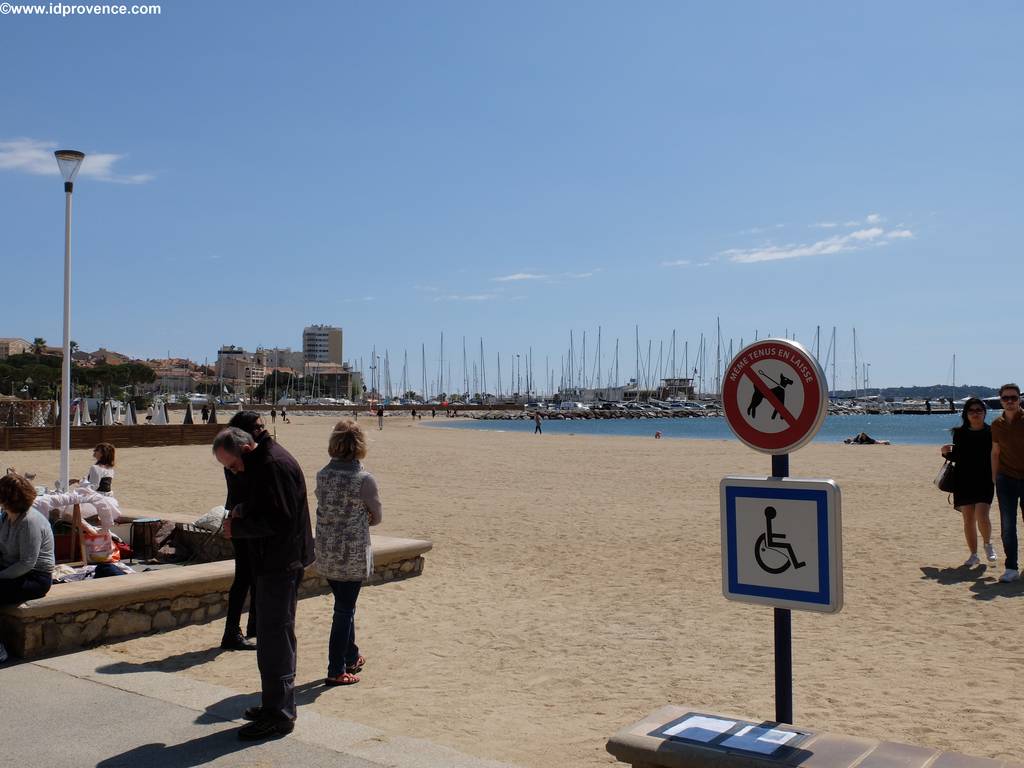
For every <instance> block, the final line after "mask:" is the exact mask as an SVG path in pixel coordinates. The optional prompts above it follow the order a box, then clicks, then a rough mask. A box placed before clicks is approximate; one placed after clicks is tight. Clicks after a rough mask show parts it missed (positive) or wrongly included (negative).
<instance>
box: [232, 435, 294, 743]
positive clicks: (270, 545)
mask: <svg viewBox="0 0 1024 768" xmlns="http://www.w3.org/2000/svg"><path fill="white" fill-rule="evenodd" d="M213 452H214V455H215V456H216V457H217V460H218V461H219V462H220V463H221V464H223V465H224V467H225V468H226V469H228V470H229V471H231V472H233V473H235V474H237V473H244V474H245V483H244V491H243V493H242V500H241V501H240V503H237V504H235V505H234V507H233V508H232V509H231V511H230V514H229V517H228V519H227V520H225V521H224V535H225V536H227V537H228V538H232V539H245V543H246V546H247V547H248V549H249V554H250V557H251V558H252V562H253V566H254V574H255V581H256V589H255V596H256V616H257V618H256V621H257V625H256V643H257V647H256V661H257V663H258V665H259V669H260V678H261V681H262V689H263V699H262V704H261V706H259V707H251V708H250V709H247V710H246V711H245V714H244V717H245V719H247V720H252V721H253V722H251V723H249V725H246V726H244V727H243V728H242V729H241V730H240V731H239V732H238V736H239V738H241V739H245V740H255V739H266V738H272V737H275V736H283V735H285V734H287V733H291V731H292V729H293V728H294V721H295V717H296V711H295V651H296V642H295V607H296V603H297V601H298V590H299V584H300V583H301V582H302V574H303V569H305V568H306V566H308V565H310V564H311V563H312V562H313V532H312V529H311V527H310V521H309V505H308V503H307V501H306V481H305V478H304V477H303V476H302V469H301V468H300V467H299V464H298V462H297V461H295V459H294V457H293V456H292V455H291V454H290V453H288V451H286V450H285V449H284V448H282V447H281V446H280V445H278V444H277V443H276V442H275V441H274V440H273V438H272V437H271V436H270V434H269V433H268V432H266V431H265V430H264V431H262V432H261V433H260V434H259V436H258V437H256V438H255V440H254V437H253V436H252V435H250V434H249V433H247V432H245V431H243V430H241V429H239V428H237V427H228V428H227V429H225V430H223V431H222V432H221V433H220V434H218V435H217V437H216V439H215V440H214V442H213Z"/></svg>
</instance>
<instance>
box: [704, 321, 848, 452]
mask: <svg viewBox="0 0 1024 768" xmlns="http://www.w3.org/2000/svg"><path fill="white" fill-rule="evenodd" d="M722 407H723V408H724V409H725V418H726V421H728V423H729V428H730V429H731V430H732V431H733V433H734V434H735V435H736V437H738V438H739V439H740V440H741V441H742V442H743V443H745V444H746V445H749V446H750V447H751V448H753V449H754V450H756V451H762V452H763V453H773V454H779V453H789V452H790V451H795V450H796V449H797V448H799V447H801V446H802V445H805V444H807V443H808V442H810V441H811V439H812V438H813V437H814V436H815V435H816V434H817V432H818V429H819V428H820V427H821V423H822V422H823V421H824V420H825V415H826V414H827V413H828V386H827V384H826V382H825V372H824V371H822V370H821V366H819V365H818V361H817V360H815V359H814V356H813V355H812V354H811V353H810V352H808V351H807V350H806V349H804V347H803V346H802V345H800V344H797V343H796V342H795V341H789V340H788V339H763V340H761V341H755V342H754V343H753V344H750V345H748V346H746V347H744V348H743V349H741V350H740V351H739V354H737V355H736V357H734V358H733V359H732V361H731V362H730V363H729V367H728V368H727V369H726V371H725V379H724V380H723V382H722Z"/></svg>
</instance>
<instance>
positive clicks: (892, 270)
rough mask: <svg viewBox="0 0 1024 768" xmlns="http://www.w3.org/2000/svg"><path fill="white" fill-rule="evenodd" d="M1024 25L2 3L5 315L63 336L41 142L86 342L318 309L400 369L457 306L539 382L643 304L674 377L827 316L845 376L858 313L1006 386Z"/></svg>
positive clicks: (641, 8)
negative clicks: (62, 157) (722, 352)
mask: <svg viewBox="0 0 1024 768" xmlns="http://www.w3.org/2000/svg"><path fill="white" fill-rule="evenodd" d="M1022 22H1024V6H1020V5H1019V4H1017V3H1013V2H1008V1H1007V2H986V3H977V4H970V5H966V4H956V3H952V2H943V3H923V2H921V3H913V2H906V3H882V2H876V3H872V2H868V3H857V4H839V3H817V2H804V3H800V2H792V3H785V4H775V3H754V2H723V3H698V2H644V3H631V4H623V3H613V2H585V3H584V2H565V3H531V2H518V3H498V2H390V3H372V2H359V3H352V2H322V3H320V2H318V3H289V4H284V3H275V4H267V3H234V2H219V3H208V2H180V1H173V2H165V3H163V7H162V13H161V14H160V15H159V16H149V17H135V18H112V17H99V18H83V17H75V18H56V17H35V18H28V17H24V16H18V17H14V16H10V15H7V16H0V65H2V66H3V70H4V71H5V72H6V73H7V76H6V77H5V81H4V90H3V96H2V102H0V103H2V108H0V210H2V211H3V212H4V216H3V221H4V225H3V227H2V228H0V257H2V260H3V265H4V272H5V277H6V280H5V284H6V285H7V286H8V290H7V291H5V296H4V301H3V304H2V307H0V336H22V337H26V338H29V339H31V338H33V337H34V336H43V337H45V338H46V339H47V340H49V341H50V342H51V343H59V342H60V338H61V291H62V253H63V199H62V197H63V196H62V190H61V184H60V178H59V176H57V175H56V164H55V163H54V162H53V161H52V155H51V153H52V150H53V149H55V148H57V147H58V145H60V146H66V147H68V148H76V149H81V150H83V151H85V152H86V153H87V154H88V155H89V158H88V159H87V160H86V165H85V166H83V170H82V174H81V176H80V177H79V179H78V182H77V183H76V187H75V224H74V246H73V248H74V309H73V330H72V337H73V338H74V339H75V340H77V341H78V342H79V343H80V344H81V345H82V346H83V348H86V349H93V348H95V347H97V346H99V345H103V346H106V347H108V348H112V349H117V350H121V351H125V352H127V353H130V354H134V355H139V356H146V357H156V356H164V355H166V354H167V353H168V352H170V353H171V354H172V355H176V356H191V357H192V358H194V359H198V360H202V359H204V358H210V359H212V358H213V357H214V356H215V355H216V349H217V347H218V346H219V345H220V344H224V343H234V344H240V345H244V346H246V347H255V346H256V345H258V344H262V345H265V346H273V345H281V346H286V345H287V346H291V347H292V348H298V347H300V346H301V329H302V327H303V326H304V325H306V324H309V323H313V322H323V323H330V324H336V325H340V326H342V327H343V328H344V329H345V337H346V338H345V356H346V358H351V359H355V360H357V361H358V359H359V358H360V357H362V358H363V359H364V361H366V364H367V365H368V364H369V363H368V361H369V356H370V350H371V348H372V347H373V346H374V345H376V347H377V349H378V351H381V350H383V349H385V348H386V349H387V350H388V351H389V353H390V357H391V360H392V377H393V378H395V379H397V378H398V377H399V376H400V368H401V362H400V360H401V356H402V352H403V350H405V349H408V352H409V357H410V369H411V370H410V378H411V379H413V380H414V381H415V382H417V383H418V382H419V381H420V373H419V360H420V345H421V343H425V344H426V345H427V357H428V368H430V369H431V371H435V372H436V369H437V356H438V349H437V347H438V338H439V335H440V333H441V332H442V331H443V332H444V333H445V338H446V347H447V352H448V354H447V355H446V357H448V359H450V360H451V362H452V373H453V376H454V377H455V378H456V379H461V377H462V373H461V365H462V364H461V340H462V336H466V337H467V345H468V346H469V348H470V350H471V357H472V356H475V355H478V354H479V339H480V337H483V339H484V344H485V349H486V357H487V368H488V377H489V378H493V375H494V370H495V367H496V356H497V355H498V354H499V353H500V354H501V355H502V368H503V374H504V378H505V380H506V382H507V375H508V369H509V365H508V360H509V356H510V355H512V354H515V353H517V352H519V353H521V354H526V352H527V350H528V348H530V347H531V346H532V349H533V356H534V374H535V377H536V378H537V379H538V380H541V379H543V377H544V373H543V371H544V361H545V357H547V358H548V359H549V360H550V361H551V362H550V365H551V367H552V368H554V369H555V370H556V371H557V370H558V368H559V365H560V364H559V359H560V356H562V355H563V354H565V352H566V350H567V348H568V340H569V332H570V330H573V331H574V332H575V337H576V339H577V345H578V343H579V338H580V335H581V334H582V332H583V331H584V330H586V331H587V334H588V346H589V350H588V351H591V352H592V351H593V349H594V340H595V337H596V334H597V327H598V326H599V325H600V326H601V327H602V337H603V342H604V344H603V347H604V355H603V367H604V369H605V373H604V374H602V377H603V378H606V376H607V369H608V368H610V366H611V360H612V351H613V348H614V340H615V338H616V337H618V338H619V339H620V340H621V341H620V371H621V373H622V377H623V378H625V372H626V371H629V370H632V369H633V367H634V362H633V338H634V326H635V325H639V328H640V330H639V334H640V338H641V343H642V346H643V347H644V352H645V354H646V346H647V340H648V339H653V349H654V350H655V353H654V354H655V357H657V350H658V347H659V341H662V340H664V342H665V344H666V355H667V344H668V341H669V339H670V337H671V333H672V330H673V329H675V330H676V332H677V337H678V339H679V352H678V353H677V361H678V362H677V366H678V367H679V368H680V369H681V368H682V362H681V360H682V355H683V342H684V340H688V341H689V345H690V358H691V367H692V358H693V355H694V349H695V347H696V345H697V344H698V340H699V337H700V335H701V333H704V334H705V335H709V336H711V337H712V339H713V337H714V334H715V319H716V317H720V318H721V325H722V333H723V336H724V337H725V339H726V344H728V340H729V339H732V340H733V344H734V348H735V347H736V346H738V344H739V341H740V339H741V338H742V339H744V341H749V340H751V338H752V337H753V335H754V333H755V332H757V333H758V334H759V335H761V336H764V335H765V334H767V333H769V332H771V333H774V334H777V335H779V334H782V333H783V332H784V331H786V330H788V331H789V332H790V333H791V334H793V333H795V334H796V335H797V338H798V339H799V340H801V341H805V342H810V341H811V340H812V338H813V336H814V333H815V328H816V326H818V325H820V326H821V327H822V329H823V334H826V335H828V336H830V335H831V329H832V327H833V326H836V327H837V328H838V330H837V335H838V339H839V348H838V361H837V362H838V378H839V382H838V384H839V386H840V387H841V388H842V387H848V386H851V385H852V377H853V361H852V357H853V350H852V329H853V328H854V327H856V329H857V337H858V343H859V350H858V358H859V359H860V360H861V361H866V362H867V363H870V365H871V368H870V371H871V373H870V377H871V384H872V385H873V386H886V385H899V384H931V383H948V382H949V380H950V376H951V371H950V364H951V360H952V356H953V354H954V353H955V354H956V355H957V382H958V383H977V384H989V385H997V384H999V383H1001V382H1002V381H1003V380H1009V379H1024V371H1022V370H1021V354H1020V345H1019V342H1018V341H1017V339H1016V336H1017V334H1016V333H1014V334H1013V336H1014V338H1013V339H1012V340H1007V334H1006V332H1005V330H1004V329H1005V328H1007V327H1016V326H1017V325H1019V323H1020V320H1021V309H1020V301H1019V299H1018V297H1017V295H1016V292H1015V291H1014V290H1013V289H1012V287H1009V286H1007V287H1006V288H1005V289H1004V288H1003V286H1004V284H1005V283H1007V282H1011V283H1012V282H1015V281H1016V280H1017V279H1018V270H1019V266H1018V265H1019V263H1020V257H1019V253H1018V250H1019V246H1018V243H1017V238H1016V234H1015V233H1016V227H1017V226H1019V220H1020V215H1019V211H1020V207H1021V202H1022V200H1021V197H1022V195H1021V192H1022V189H1021V181H1020V180H1021V178H1024V168H1022V160H1021V151H1020V143H1021V135H1022V130H1021V129H1022V123H1024V120H1022V118H1024V98H1022V97H1024V94H1022V92H1021V91H1022V87H1021V83H1022V80H1021V72H1022V71H1024V48H1022V47H1021V46H1020V44H1019V41H1020V35H1021V31H1022ZM12 286H17V288H16V289H14V290H12ZM1004 291H1005V292H1004ZM712 343H713V342H712ZM826 347H827V339H826V342H825V344H823V347H822V349H823V352H822V356H823V357H824V350H825V348H826ZM452 353H454V354H452ZM396 361H397V362H396ZM713 362H714V350H713V348H712V354H711V364H712V365H713ZM588 368H590V369H592V368H593V363H592V362H591V363H589V364H588ZM446 375H447V374H446ZM489 388H490V389H492V390H493V389H494V385H493V383H491V384H490V386H489ZM506 388H507V387H506Z"/></svg>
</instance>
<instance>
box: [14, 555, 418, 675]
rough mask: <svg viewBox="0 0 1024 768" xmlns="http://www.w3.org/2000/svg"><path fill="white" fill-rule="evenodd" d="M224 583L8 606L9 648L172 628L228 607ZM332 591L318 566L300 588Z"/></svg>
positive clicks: (41, 648)
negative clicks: (54, 606) (111, 599)
mask: <svg viewBox="0 0 1024 768" xmlns="http://www.w3.org/2000/svg"><path fill="white" fill-rule="evenodd" d="M423 563H424V560H423V557H422V555H418V556H414V557H409V558H405V559H401V560H395V561H393V562H389V563H384V564H380V565H377V566H375V567H374V572H373V576H372V577H371V578H370V579H369V580H367V581H366V585H370V586H375V585H380V584H386V583H388V582H391V581H399V580H402V579H408V578H412V577H414V576H419V575H420V574H421V573H422V572H423ZM186 568H196V566H186ZM156 575H157V574H138V575H136V576H127V577H117V580H118V581H120V580H121V579H122V578H128V579H145V578H152V577H153V576H156ZM103 581H106V579H104V580H103ZM204 583H205V584H209V585H210V587H211V591H208V592H204V591H203V590H204V587H203V584H204ZM223 586H224V583H223V579H221V580H220V581H219V582H209V581H207V582H202V581H197V583H196V584H195V586H190V587H185V588H183V590H182V591H186V590H187V592H188V594H182V595H181V596H178V597H173V598H164V599H159V600H149V601H147V602H139V603H130V604H127V605H119V606H117V607H112V608H110V609H107V610H103V609H102V608H100V607H87V608H85V609H84V610H75V609H74V608H73V607H71V606H68V608H69V610H65V611H63V612H60V613H53V614H51V615H44V616H34V617H33V616H28V615H19V614H18V611H17V609H14V610H13V611H12V610H8V611H6V612H4V613H3V614H2V615H0V621H2V623H3V625H4V627H3V628H4V633H3V637H4V641H5V643H6V644H7V648H8V650H9V651H11V652H12V653H13V654H14V655H16V656H21V657H23V658H35V657H39V656H48V655H51V654H55V653H61V652H65V651H71V650H75V649H78V648H83V647H89V646H93V645H99V644H102V643H105V642H110V641H113V640H120V639H124V638H127V637H132V636H135V635H142V634H146V633H149V632H166V631H167V630H169V629H176V628H178V627H186V626H189V625H192V624H202V623H203V622H207V621H213V620H216V619H219V618H221V617H222V616H224V613H225V612H226V611H227V604H228V593H227V590H226V589H223V588H221V587H223ZM329 591H330V588H329V586H328V584H327V579H325V578H323V577H321V576H320V575H319V574H318V573H317V572H316V570H315V569H314V568H311V569H309V570H307V571H306V576H305V578H304V579H303V582H302V586H301V587H300V588H299V596H300V597H310V596H313V595H320V594H324V593H326V592H329ZM45 599H46V598H43V600H45Z"/></svg>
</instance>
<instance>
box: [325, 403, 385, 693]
mask: <svg viewBox="0 0 1024 768" xmlns="http://www.w3.org/2000/svg"><path fill="white" fill-rule="evenodd" d="M327 452H328V453H329V454H330V455H331V462H330V463H329V464H328V465H327V466H326V467H324V468H323V469H321V470H320V471H319V472H317V475H316V501H317V509H316V569H317V571H318V572H319V573H320V575H321V576H324V577H326V578H327V581H328V583H329V584H330V585H331V590H332V591H333V592H334V622H333V623H332V625H331V639H330V645H329V647H328V654H327V679H326V680H325V681H324V682H325V683H326V684H327V685H352V684H353V683H358V682H359V677H358V676H357V675H356V673H357V672H359V671H360V670H361V669H362V668H363V665H364V664H365V663H366V659H365V658H364V657H363V656H361V655H360V653H359V646H357V645H356V635H355V612H356V600H357V599H358V597H359V588H360V587H361V586H362V583H363V581H364V580H365V579H367V578H369V577H370V575H371V574H372V573H373V552H372V551H371V549H370V526H371V525H377V524H378V523H380V521H381V505H380V495H379V493H378V490H377V481H376V480H374V479H373V475H371V474H370V473H369V472H367V471H366V470H364V469H363V465H362V464H361V463H360V459H363V458H364V457H365V456H366V436H365V435H364V434H363V430H362V429H360V427H359V425H358V424H357V423H356V422H354V421H350V420H348V419H343V420H342V421H339V422H338V423H337V424H336V425H335V426H334V431H333V432H331V438H330V441H329V442H328V446H327Z"/></svg>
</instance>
